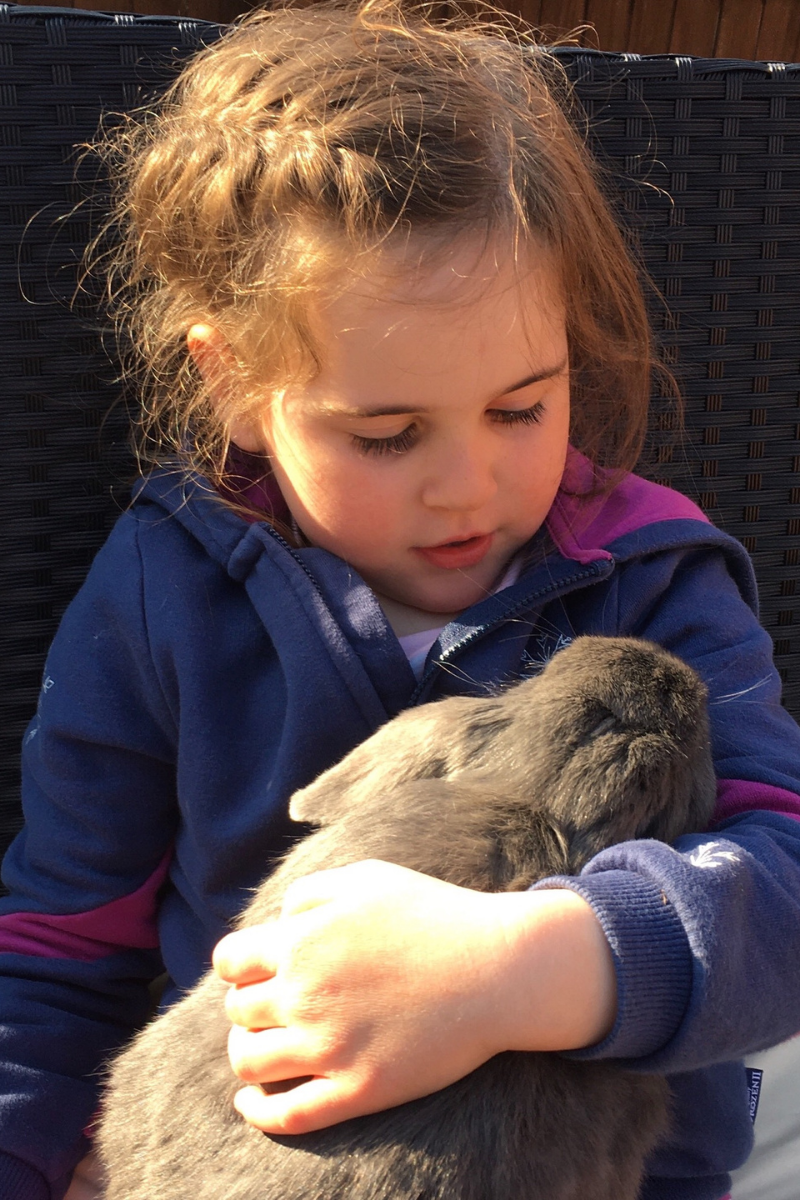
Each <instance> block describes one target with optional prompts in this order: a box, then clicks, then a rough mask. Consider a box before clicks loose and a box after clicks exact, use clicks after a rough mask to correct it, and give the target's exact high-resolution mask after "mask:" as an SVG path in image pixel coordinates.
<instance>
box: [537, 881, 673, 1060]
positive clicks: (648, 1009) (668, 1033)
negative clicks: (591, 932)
mask: <svg viewBox="0 0 800 1200" xmlns="http://www.w3.org/2000/svg"><path fill="white" fill-rule="evenodd" d="M542 888H569V889H570V891H573V892H577V894H578V895H579V896H581V897H582V898H583V899H584V900H585V901H586V902H587V903H588V904H589V905H590V906H591V908H592V909H593V911H594V913H595V915H596V916H597V919H598V920H599V922H600V925H601V926H602V929H603V932H604V933H605V935H606V938H607V939H608V944H609V946H610V947H611V953H612V955H613V959H614V970H615V972H616V976H617V1002H618V1008H617V1019H616V1022H615V1024H614V1027H613V1029H612V1030H611V1032H610V1033H609V1035H608V1037H606V1038H604V1039H603V1041H602V1042H598V1043H597V1044H596V1045H594V1046H587V1047H586V1048H585V1049H582V1050H574V1051H570V1052H569V1055H568V1056H569V1057H570V1058H578V1059H581V1060H591V1059H596V1058H618V1059H620V1058H621V1059H641V1058H646V1057H647V1056H649V1055H651V1054H654V1053H655V1052H656V1051H658V1050H660V1049H661V1048H662V1047H663V1046H664V1045H666V1043H667V1042H668V1041H670V1040H671V1039H672V1038H673V1037H674V1035H675V1033H676V1032H677V1030H678V1027H679V1025H680V1023H681V1020H682V1018H683V1015H684V1013H685V1011H686V1008H687V1005H688V1003H689V996H690V993H691V987H692V956H691V950H690V947H689V941H688V938H687V936H686V933H685V931H684V929H683V926H682V925H681V922H680V920H679V918H678V915H677V913H676V912H675V909H674V908H673V906H672V904H671V903H670V902H669V900H668V898H667V896H666V895H665V893H664V892H663V891H662V890H661V888H660V887H659V886H658V885H657V884H655V883H653V882H652V881H651V880H649V879H646V878H644V877H643V876H641V875H637V874H636V873H635V872H632V871H619V870H616V871H615V870H609V871H598V872H597V873H593V874H589V875H558V876H551V877H550V878H548V879H543V880H541V881H540V882H539V883H537V884H535V885H534V887H533V888H532V889H531V890H533V891H538V890H539V889H542Z"/></svg>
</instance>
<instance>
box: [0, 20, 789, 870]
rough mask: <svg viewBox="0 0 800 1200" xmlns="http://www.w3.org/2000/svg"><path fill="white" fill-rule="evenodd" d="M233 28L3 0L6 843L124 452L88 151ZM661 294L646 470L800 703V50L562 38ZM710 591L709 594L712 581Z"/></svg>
mask: <svg viewBox="0 0 800 1200" xmlns="http://www.w3.org/2000/svg"><path fill="white" fill-rule="evenodd" d="M219 33H220V27H218V26H215V25H212V24H209V23H206V22H202V21H193V20H184V19H181V18H177V17H140V16H133V15H131V14H128V13H93V12H85V11H81V10H79V9H71V8H68V9H57V8H35V7H30V6H15V5H8V4H0V180H1V181H2V183H3V193H2V197H3V198H2V201H0V203H1V204H2V218H3V219H2V222H0V356H1V357H0V362H2V382H0V403H1V404H2V420H1V421H0V564H2V572H3V574H2V587H0V612H1V613H2V620H0V637H1V638H2V646H1V647H0V715H1V717H2V719H0V749H2V754H0V849H2V848H3V846H4V844H5V843H6V842H7V841H8V840H9V838H10V837H11V836H12V835H13V833H14V832H15V830H16V829H17V828H18V826H19V823H20V813H19V766H18V764H19V743H20V740H21V736H22V733H23V730H24V727H25V725H26V724H27V722H28V720H29V719H30V717H31V716H32V714H33V711H34V709H35V706H36V700H37V695H38V692H39V687H40V679H41V670H42V666H43V662H44V656H45V653H46V650H47V647H48V645H49V643H50V640H51V638H52V636H53V633H54V632H55V628H56V625H57V623H58V620H59V618H60V616H61V613H62V612H63V610H64V608H65V606H66V604H67V603H68V601H69V599H70V598H71V596H72V595H73V594H74V592H75V591H76V590H77V588H78V586H79V585H80V583H81V580H82V579H83V576H84V574H85V572H86V570H87V568H88V565H89V563H90V562H91V559H92V557H93V555H94V554H95V552H96V551H97V549H98V548H99V546H100V545H101V543H102V542H103V540H104V539H105V537H106V534H107V533H108V530H109V529H110V527H111V525H112V523H113V521H114V520H115V518H116V516H117V514H118V513H119V511H120V508H121V507H122V506H124V504H125V502H126V496H127V490H128V487H129V485H130V482H131V480H132V477H133V473H134V466H133V460H132V456H131V454H130V451H129V448H128V437H127V424H128V420H127V413H126V411H125V408H124V405H122V404H121V403H120V396H119V387H118V385H117V383H116V382H115V376H116V369H115V364H114V362H113V357H109V353H108V346H107V344H106V347H105V349H104V346H103V339H102V338H101V333H102V317H101V316H98V312H99V309H97V308H95V307H94V306H93V305H92V304H91V303H87V302H86V301H85V300H84V301H81V300H80V298H79V300H78V302H77V303H74V302H73V301H74V297H75V292H76V287H77V284H78V279H79V273H80V261H81V257H82V254H83V251H84V248H85V246H86V245H87V243H88V241H89V239H90V237H91V236H92V232H93V219H94V218H93V208H92V205H91V204H90V203H88V204H87V203H86V196H87V194H88V193H89V192H90V190H91V189H90V187H89V184H90V183H91V185H92V186H99V187H101V188H102V181H100V182H99V183H97V181H96V180H93V179H92V176H93V174H96V167H95V166H94V165H93V164H91V163H90V162H89V161H88V160H86V161H84V162H82V163H80V162H79V155H78V153H77V152H76V150H75V147H76V146H80V145H82V144H84V143H86V142H89V141H91V140H92V139H93V137H94V136H95V133H96V130H97V127H98V123H99V121H100V118H101V116H102V115H103V114H113V113H115V112H125V111H128V110H130V109H131V108H133V107H135V106H137V105H139V104H141V103H143V102H144V100H145V99H146V98H147V97H148V96H151V95H153V94H156V93H157V92H158V91H159V89H161V88H163V87H164V86H165V84H166V83H167V82H168V81H169V79H171V78H172V77H173V76H174V73H175V72H176V71H177V69H178V68H179V67H180V64H181V62H182V61H183V60H184V59H185V57H186V56H187V55H188V54H190V53H191V52H192V51H193V50H194V49H195V48H196V47H198V46H199V45H201V44H202V43H203V42H209V41H211V40H213V39H214V38H215V37H217V36H218V35H219ZM558 53H559V56H560V57H561V59H562V61H563V62H564V65H565V66H566V68H567V70H568V72H569V75H570V76H571V78H572V79H573V81H574V83H575V88H576V91H577V95H578V97H579V98H580V100H581V103H582V105H583V107H584V109H585V112H586V115H587V117H588V119H589V124H590V130H591V132H590V137H591V141H592V143H593V145H594V147H595V149H596V151H597V153H598V154H599V155H600V157H601V158H602V160H603V162H604V164H605V167H606V172H607V176H608V178H609V179H610V180H611V182H612V183H613V184H614V185H615V187H616V190H617V193H618V196H619V207H620V215H621V217H622V219H623V220H625V221H628V222H629V223H630V224H631V225H632V226H633V228H634V229H635V232H636V234H637V236H638V238H639V241H640V243H641V246H642V248H643V252H644V258H645V261H646V264H647V268H648V270H649V272H650V274H651V276H652V278H653V279H654V281H655V283H656V285H657V288H658V291H659V292H660V295H661V297H663V300H661V299H658V300H654V302H653V319H654V323H655V325H656V328H657V329H658V331H659V336H660V337H661V339H662V342H663V345H664V349H665V354H666V356H667V359H668V361H669V362H670V363H671V365H672V366H673V368H674V370H675V371H676V372H677V374H678V376H679V378H680V380H681V382H682V385H683V389H684V393H685V396H686V434H685V435H684V436H679V435H678V432H677V424H676V414H675V412H674V410H673V408H672V407H671V406H670V405H669V404H667V403H666V402H665V401H664V400H663V399H662V398H661V397H658V396H656V397H654V419H653V430H652V435H651V439H650V444H649V447H648V453H647V456H646V460H645V461H644V463H643V470H644V471H645V472H646V473H647V474H649V475H650V476H651V477H654V478H656V479H658V480H660V481H662V482H665V483H668V484H670V485H671V486H673V487H676V488H679V489H680V490H681V491H683V492H685V493H686V494H687V495H689V496H691V497H692V498H693V499H694V500H696V501H697V502H698V503H699V504H700V506H701V507H702V508H703V509H704V510H705V511H706V512H707V513H708V515H709V516H710V517H711V518H712V520H714V521H715V522H716V523H717V524H719V525H721V526H722V527H723V528H724V529H726V530H727V531H728V532H729V533H731V534H733V535H734V537H737V538H739V539H740V540H741V541H742V542H743V543H744V544H745V546H746V547H747V549H748V550H749V551H750V553H751V555H752V556H753V559H754V562H755V565H756V572H757V575H758V580H759V587H760V593H761V604H762V619H763V621H764V624H765V625H766V627H767V629H768V630H769V632H770V634H771V635H772V637H773V640H774V644H775V659H776V663H777V665H778V669H779V670H780V672H781V675H782V677H783V680H784V686H785V703H786V704H787V706H788V707H789V709H790V710H791V711H793V713H794V714H795V716H800V598H798V590H797V579H798V575H800V408H799V407H798V396H799V395H800V349H798V335H797V299H798V296H797V291H798V288H797V280H798V279H799V278H800V228H799V226H800V203H799V202H800V193H799V192H798V184H799V183H800V67H798V66H787V65H785V64H781V63H751V62H729V61H721V60H704V59H690V58H676V57H673V56H654V57H647V58H640V57H638V56H636V55H630V54H623V55H620V54H603V53H600V52H597V51H590V50H570V49H567V50H560V51H558ZM708 599H709V604H713V602H714V598H713V596H709V598H708Z"/></svg>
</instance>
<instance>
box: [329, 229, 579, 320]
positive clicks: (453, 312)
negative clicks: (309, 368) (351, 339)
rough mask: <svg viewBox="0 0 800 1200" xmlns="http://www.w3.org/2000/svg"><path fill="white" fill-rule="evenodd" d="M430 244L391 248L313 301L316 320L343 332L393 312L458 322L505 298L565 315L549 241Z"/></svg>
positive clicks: (505, 306) (528, 309)
mask: <svg viewBox="0 0 800 1200" xmlns="http://www.w3.org/2000/svg"><path fill="white" fill-rule="evenodd" d="M424 251H425V245H424V243H423V245H422V246H420V245H418V244H415V243H414V242H407V243H404V245H403V247H402V248H401V249H400V250H398V249H394V248H390V249H387V250H385V251H383V252H382V253H381V255H380V256H378V257H377V258H376V260H375V261H374V262H373V263H372V264H371V265H370V266H369V267H368V269H366V270H363V271H361V272H359V273H358V274H357V275H356V274H354V275H353V276H352V278H351V279H350V280H348V281H346V283H345V284H344V286H340V287H339V288H337V289H335V290H334V293H333V295H331V296H328V297H327V298H323V299H321V300H319V301H318V302H316V303H312V306H311V307H312V319H313V317H316V321H315V324H317V326H318V328H319V327H320V326H321V327H323V328H326V329H327V330H328V332H331V331H333V330H334V327H335V326H336V325H340V323H341V322H344V324H343V325H340V330H339V331H341V332H346V331H347V330H348V329H351V328H353V322H355V323H356V324H358V323H359V322H362V321H363V320H364V319H365V317H366V316H367V314H371V316H372V319H373V320H378V321H380V320H382V319H388V317H389V313H390V311H391V312H393V313H395V314H396V317H397V320H398V321H399V322H401V323H402V322H403V319H404V313H405V314H406V316H407V318H410V317H411V315H412V314H413V315H416V314H417V313H419V312H427V314H428V315H429V317H430V318H431V319H432V320H435V321H437V322H438V321H439V320H443V321H444V323H445V324H452V325H453V327H457V326H458V325H460V324H463V323H464V322H467V323H469V322H470V321H471V320H474V318H475V316H476V313H483V314H484V315H486V314H487V313H489V312H491V311H492V309H493V307H494V306H496V305H499V306H500V308H501V309H502V310H503V312H504V313H508V312H517V313H518V314H519V318H520V319H521V320H524V319H525V317H526V315H531V314H532V315H534V316H541V315H543V314H544V313H546V314H547V315H548V317H550V318H552V319H555V320H559V319H560V318H561V317H562V315H563V310H564V301H563V296H562V284H561V275H560V271H559V269H558V263H557V260H556V255H555V254H554V253H553V252H552V251H550V250H548V249H547V248H546V247H544V246H538V245H529V246H526V247H525V248H524V249H523V250H522V252H520V253H515V252H514V250H513V248H511V247H507V246H505V245H503V244H502V243H497V244H494V243H488V244H486V243H484V242H476V241H473V240H469V239H466V238H461V239H458V240H457V241H455V242H454V243H453V244H452V245H451V246H449V247H447V248H446V252H442V249H441V248H439V247H437V248H436V251H435V253H434V254H433V255H431V256H429V257H428V258H427V259H426V257H425V253H424Z"/></svg>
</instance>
